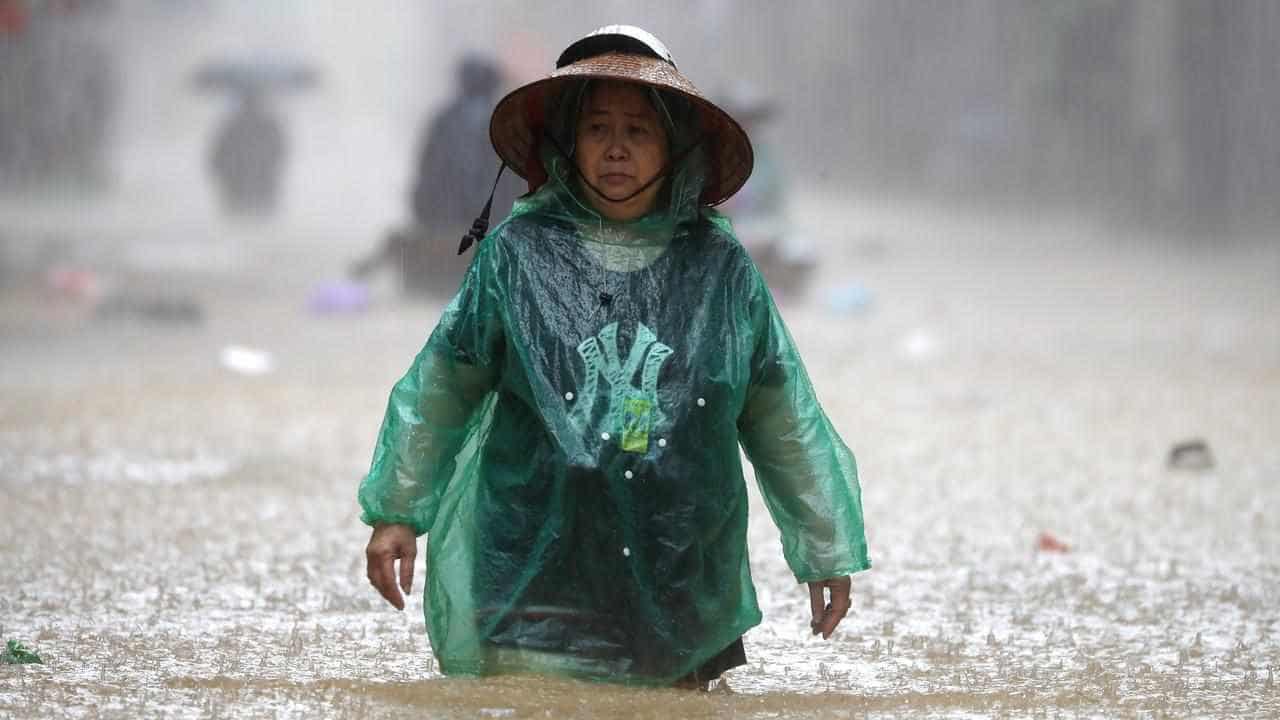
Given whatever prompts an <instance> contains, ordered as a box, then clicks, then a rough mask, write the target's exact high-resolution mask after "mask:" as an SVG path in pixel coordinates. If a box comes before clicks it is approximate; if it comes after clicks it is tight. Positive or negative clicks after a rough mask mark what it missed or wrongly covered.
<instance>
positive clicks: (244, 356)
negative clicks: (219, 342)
mask: <svg viewBox="0 0 1280 720" xmlns="http://www.w3.org/2000/svg"><path fill="white" fill-rule="evenodd" d="M218 359H219V360H221V362H222V366H223V367H225V368H227V369H228V370H231V371H233V372H238V373H240V374H242V375H266V374H267V373H269V372H271V371H272V370H275V369H276V361H275V359H274V358H273V357H271V353H269V352H266V351H265V350H255V349H253V348H248V347H244V346H242V345H228V346H226V347H224V348H222V352H221V353H219V354H218Z"/></svg>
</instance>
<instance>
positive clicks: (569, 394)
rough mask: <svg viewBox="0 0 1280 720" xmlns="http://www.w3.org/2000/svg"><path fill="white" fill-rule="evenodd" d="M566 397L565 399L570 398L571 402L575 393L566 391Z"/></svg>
mask: <svg viewBox="0 0 1280 720" xmlns="http://www.w3.org/2000/svg"><path fill="white" fill-rule="evenodd" d="M564 399H565V400H568V401H570V402H572V401H573V393H571V392H567V393H565V394H564Z"/></svg>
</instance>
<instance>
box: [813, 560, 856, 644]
mask: <svg viewBox="0 0 1280 720" xmlns="http://www.w3.org/2000/svg"><path fill="white" fill-rule="evenodd" d="M852 588H853V581H852V580H850V579H849V576H848V575H842V576H840V577H834V578H827V579H826V580H817V581H815V582H811V583H809V608H810V609H811V610H813V620H812V621H811V622H810V623H809V627H810V628H812V629H813V634H814V635H817V634H818V633H822V639H823V640H826V639H828V638H830V637H831V633H833V632H835V629H836V626H837V625H839V624H840V621H841V620H843V619H844V616H845V615H848V614H849V606H850V604H851V603H850V600H849V591H850V590H851V589H852ZM827 591H830V593H831V597H830V600H829V601H828V598H827Z"/></svg>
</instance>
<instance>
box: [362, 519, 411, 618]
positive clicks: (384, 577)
mask: <svg viewBox="0 0 1280 720" xmlns="http://www.w3.org/2000/svg"><path fill="white" fill-rule="evenodd" d="M364 554H365V560H366V562H367V563H368V576H369V582H370V583H372V584H373V587H374V588H376V589H377V590H378V592H379V593H380V594H381V595H382V597H384V598H386V600H387V602H389V603H391V605H392V606H393V607H395V609H397V610H404V595H408V594H409V591H410V590H412V589H413V561H414V558H416V557H417V556H418V536H417V535H416V534H414V532H413V528H411V527H409V526H408V525H375V526H374V527H373V535H372V536H371V537H370V538H369V546H368V547H366V548H365V551H364ZM397 560H399V561H400V570H399V572H398V573H397V572H396V566H395V565H396V561H397ZM397 576H398V577H399V579H400V586H399V587H396V578H397ZM401 590H404V595H401V594H400V591H401Z"/></svg>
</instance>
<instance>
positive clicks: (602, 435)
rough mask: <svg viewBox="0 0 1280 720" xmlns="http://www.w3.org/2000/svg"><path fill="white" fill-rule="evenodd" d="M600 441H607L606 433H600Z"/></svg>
mask: <svg viewBox="0 0 1280 720" xmlns="http://www.w3.org/2000/svg"><path fill="white" fill-rule="evenodd" d="M600 439H601V440H606V441H607V440H608V439H609V433H607V432H604V433H600Z"/></svg>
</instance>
